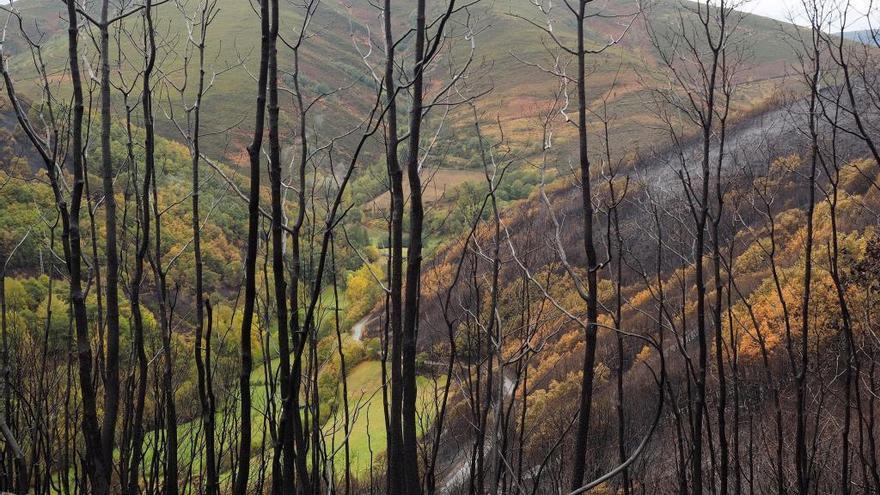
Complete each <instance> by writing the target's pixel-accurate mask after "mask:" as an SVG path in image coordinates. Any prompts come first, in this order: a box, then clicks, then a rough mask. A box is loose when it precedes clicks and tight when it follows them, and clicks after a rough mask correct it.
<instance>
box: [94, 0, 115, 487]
mask: <svg viewBox="0 0 880 495" xmlns="http://www.w3.org/2000/svg"><path fill="white" fill-rule="evenodd" d="M109 3H110V2H109V0H102V1H101V24H100V26H99V27H100V38H101V172H102V178H103V188H104V213H105V215H106V217H105V219H106V220H105V233H104V236H105V242H106V246H105V251H106V253H105V255H106V256H107V272H106V273H107V284H106V287H107V355H106V371H105V376H104V423H103V427H102V431H101V440H102V441H103V445H102V451H103V455H104V459H105V462H106V463H107V465H108V466H110V465H112V463H113V449H114V446H115V441H114V439H115V437H116V435H115V434H116V418H117V416H118V410H119V252H118V249H117V247H116V195H115V191H114V187H113V177H114V176H113V157H112V156H111V154H110V33H109V26H108V22H109V21H108V11H109ZM111 473H112V470H108V473H107V475H108V476H110V475H111ZM110 481H111V480H110V479H109V478H108V480H107V482H108V484H109V483H110Z"/></svg>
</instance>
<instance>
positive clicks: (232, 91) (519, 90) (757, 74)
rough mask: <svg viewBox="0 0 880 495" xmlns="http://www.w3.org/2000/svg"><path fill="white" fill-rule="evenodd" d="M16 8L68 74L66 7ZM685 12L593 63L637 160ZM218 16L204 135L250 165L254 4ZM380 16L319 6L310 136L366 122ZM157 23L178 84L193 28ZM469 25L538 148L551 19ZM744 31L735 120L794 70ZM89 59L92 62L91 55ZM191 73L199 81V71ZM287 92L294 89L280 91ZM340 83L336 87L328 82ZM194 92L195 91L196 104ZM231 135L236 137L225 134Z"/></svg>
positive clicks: (640, 30) (223, 9)
mask: <svg viewBox="0 0 880 495" xmlns="http://www.w3.org/2000/svg"><path fill="white" fill-rule="evenodd" d="M15 5H16V8H17V9H19V10H20V11H21V13H22V16H23V21H24V22H23V25H24V26H25V27H26V28H27V29H28V31H31V34H32V35H37V33H39V36H40V38H39V39H40V40H41V44H42V45H43V46H44V48H43V51H44V53H43V56H44V61H45V63H46V65H47V70H48V72H49V73H53V74H61V73H62V72H63V70H64V67H65V64H66V62H65V58H64V57H65V52H64V50H63V45H64V43H65V41H64V36H63V35H64V32H63V31H62V30H60V29H61V28H62V27H63V22H62V19H63V15H62V11H63V5H62V4H58V3H54V2H50V1H48V0H23V1H20V2H16V4H15ZM677 7H678V1H677V0H662V1H657V2H652V3H650V4H646V10H645V13H644V15H642V16H641V17H640V18H639V19H637V20H636V24H635V25H634V26H633V28H632V29H631V34H630V35H629V36H626V37H624V38H623V39H622V40H621V43H620V44H618V45H616V46H613V47H611V48H610V49H609V50H607V51H605V52H603V53H602V54H601V55H599V56H596V57H592V58H591V60H590V62H589V64H590V67H589V70H590V82H591V85H590V92H589V98H590V108H591V110H592V111H599V109H600V106H601V105H602V101H603V99H604V98H605V96H606V95H609V92H610V90H611V87H612V85H613V86H614V91H613V94H610V95H609V96H610V97H609V98H608V106H609V110H608V111H609V115H610V116H613V117H614V122H613V127H612V128H611V131H612V132H613V133H614V134H615V135H616V136H619V138H620V140H621V141H622V142H625V143H627V144H626V150H628V151H635V150H636V149H640V148H647V147H650V146H652V145H653V144H655V143H657V142H658V141H659V139H660V136H659V135H658V134H656V133H654V132H645V131H646V129H648V130H649V129H651V127H652V126H653V125H655V124H656V121H655V120H654V117H653V116H652V115H650V113H649V112H646V110H647V109H646V108H645V102H646V101H648V100H650V89H649V88H650V86H651V84H652V83H651V82H650V78H651V77H653V76H652V74H656V66H657V60H656V54H655V52H654V50H653V48H652V47H651V43H650V40H649V39H648V37H647V35H646V34H645V30H644V23H645V22H646V21H645V20H646V19H649V18H650V19H651V22H652V23H653V24H654V25H655V28H656V29H658V30H659V32H658V34H659V35H660V36H665V35H667V34H668V32H666V31H665V30H667V29H671V27H672V26H673V25H674V20H675V16H676V15H677V14H676V12H677ZM118 9H119V8H118V7H116V10H117V11H118ZM217 9H218V10H217V14H216V17H215V18H214V20H213V22H212V23H211V25H210V27H209V33H208V39H209V40H216V44H212V45H211V47H210V49H209V51H208V53H207V55H206V59H207V61H208V63H207V66H206V70H207V71H208V73H209V75H211V76H212V77H211V79H212V80H213V84H212V87H211V89H210V91H209V92H208V93H207V94H206V95H205V98H204V101H203V109H204V126H205V130H206V133H210V134H212V135H210V136H207V137H206V143H205V148H206V151H207V152H208V153H209V154H210V155H211V156H214V157H216V158H219V157H225V158H227V159H230V160H232V161H233V162H238V163H241V162H242V160H243V159H244V158H245V151H244V148H245V146H246V144H247V138H246V136H247V135H248V134H249V129H251V127H252V125H253V123H252V120H253V100H254V97H253V94H252V93H253V91H252V86H253V79H252V77H251V75H250V74H253V70H254V67H255V63H256V58H255V57H256V56H257V55H258V50H257V47H258V42H259V39H258V38H257V37H254V36H252V35H250V33H251V32H252V29H254V28H255V27H256V26H258V24H259V23H258V18H257V15H256V13H255V12H254V11H253V9H252V8H251V6H250V5H249V4H248V3H247V2H237V1H230V0H222V1H220V2H219V3H218V4H217ZM281 9H282V14H283V18H282V21H281V22H282V23H283V24H284V25H285V26H289V27H290V32H291V33H296V32H297V29H298V26H299V25H300V24H301V23H302V13H301V12H300V10H299V9H297V8H295V7H294V5H293V4H290V3H288V2H282V3H281ZM396 9H399V11H398V10H396V11H395V16H394V19H395V20H396V22H397V23H398V24H397V25H396V26H395V27H394V29H395V31H399V32H403V31H404V30H405V24H403V22H404V21H405V20H406V19H407V18H408V17H409V16H410V14H411V12H412V6H411V5H407V2H400V3H398V6H397V7H396ZM611 9H612V10H611V11H612V12H613V13H614V14H616V15H624V14H629V13H631V12H635V11H636V5H635V3H634V2H632V1H630V0H627V1H621V2H614V3H613V6H612V7H611ZM123 10H124V9H123ZM377 13H378V11H377V10H376V9H375V8H374V7H371V6H370V4H369V3H367V2H362V1H356V2H352V3H351V5H349V2H340V1H339V0H328V1H325V2H321V3H320V5H319V7H318V8H317V10H316V14H315V17H314V19H312V20H311V23H312V26H313V29H315V30H316V31H317V32H316V35H315V36H313V37H312V38H311V39H310V41H311V42H310V43H306V44H304V51H303V52H302V54H301V60H300V71H301V74H302V81H301V84H302V86H303V94H304V98H305V99H306V101H307V102H308V101H310V100H311V99H313V98H315V97H316V96H318V95H319V94H321V93H323V92H329V91H338V94H334V95H333V96H331V97H329V98H325V99H323V100H322V101H321V102H320V103H319V104H318V108H317V110H316V112H317V115H316V118H315V122H316V123H315V124H312V125H314V126H315V127H313V129H312V131H311V132H313V133H314V134H315V135H319V136H322V137H323V140H327V139H329V138H331V137H333V136H337V135H341V134H343V133H344V132H346V131H347V130H348V127H346V126H345V125H343V122H345V121H346V119H343V118H341V117H342V116H354V117H357V118H364V117H366V115H367V112H368V111H369V106H368V105H367V103H366V102H368V101H369V95H370V94H371V93H372V92H373V91H374V90H373V86H374V82H373V81H372V79H371V77H370V75H369V71H368V67H367V65H366V64H365V61H364V60H363V59H362V55H361V53H368V52H369V53H370V57H368V59H367V60H366V61H367V62H368V63H369V64H370V65H371V66H374V67H375V65H376V63H377V62H378V61H379V58H378V57H380V56H381V53H380V52H381V38H380V36H381V24H380V23H379V22H378V18H377ZM154 15H155V16H156V19H157V20H156V23H157V25H160V26H161V33H162V36H161V37H160V50H161V52H162V54H161V56H162V61H163V66H164V68H163V73H164V74H165V76H164V77H167V79H168V82H169V83H174V84H175V85H180V84H181V82H182V80H183V79H182V77H183V76H182V71H181V70H182V68H183V66H184V57H185V55H186V52H185V48H186V47H185V41H186V40H185V39H184V38H183V37H182V36H181V34H180V33H181V31H183V27H184V18H183V16H182V15H181V14H180V12H179V11H178V8H177V7H176V6H175V4H174V3H166V4H164V5H162V6H160V7H158V8H157V9H156V13H155V14H154ZM471 15H472V19H471V20H470V23H471V25H472V26H471V27H470V29H471V30H473V31H474V32H475V35H474V37H473V43H474V53H473V58H474V62H473V67H472V68H471V69H470V72H471V74H472V75H471V76H470V77H469V79H471V81H469V82H468V86H469V88H468V90H469V91H471V92H472V93H474V94H478V93H482V92H484V91H489V93H488V94H487V95H486V96H485V97H483V98H481V100H480V101H481V109H482V112H483V113H485V115H486V116H487V117H486V118H487V119H489V121H490V122H492V121H495V119H496V118H497V119H499V120H500V122H501V123H502V124H503V125H504V127H505V130H506V132H507V133H508V137H511V138H512V139H514V140H515V142H516V143H518V144H520V145H524V146H528V145H529V144H530V143H531V142H532V141H533V140H534V138H535V137H536V136H535V134H534V131H533V127H534V125H533V124H534V122H535V119H536V118H538V117H539V115H540V114H541V113H543V112H546V109H547V108H548V106H549V105H550V104H551V102H552V99H553V98H554V94H555V93H556V92H557V90H558V88H557V82H556V80H555V78H554V77H552V76H550V75H548V74H546V73H544V72H543V71H542V70H540V69H539V68H538V67H537V66H538V65H540V66H545V65H546V64H547V63H550V62H552V59H549V58H548V55H547V52H546V50H545V48H544V47H543V46H542V44H541V43H538V42H535V41H534V38H533V37H534V36H538V35H540V31H539V30H538V28H536V27H535V26H533V25H532V24H530V23H531V22H534V23H537V24H538V25H540V24H542V23H543V22H545V21H544V19H543V15H542V14H541V13H540V11H539V10H538V9H537V8H535V7H534V6H532V5H531V4H530V3H529V2H523V1H519V0H496V1H493V2H488V3H487V4H486V5H482V4H480V5H476V6H475V7H474V8H473V12H472V13H471ZM135 17H136V16H135ZM623 21H624V19H623V18H621V19H618V18H613V17H611V18H599V19H597V20H596V21H593V22H591V24H590V26H589V30H590V31H589V32H588V38H587V39H588V43H589V47H594V48H600V47H601V46H603V45H604V44H605V43H606V42H607V41H608V39H610V38H612V37H619V35H620V32H621V31H622V25H623V24H625V23H624V22H623ZM139 22H140V21H138V20H137V19H136V18H132V19H131V20H130V21H129V22H128V23H127V24H126V26H128V29H129V30H131V31H132V32H133V33H137V30H138V23H139ZM740 24H741V25H740V28H739V29H740V33H739V34H738V36H741V39H742V41H743V42H744V43H745V46H744V49H745V50H747V52H748V54H749V63H748V64H746V66H745V67H744V68H745V70H744V71H743V73H742V74H740V75H739V78H740V80H739V83H741V84H743V88H742V89H741V91H740V92H739V93H740V98H741V100H740V102H739V104H738V107H737V109H738V111H741V112H747V111H748V109H749V108H750V106H752V105H754V104H755V103H756V102H760V101H761V100H763V99H766V98H768V97H770V96H771V94H772V91H773V88H774V85H773V84H772V80H773V79H774V78H777V77H779V76H781V75H783V74H784V70H785V67H786V66H787V65H788V64H789V63H791V62H793V61H794V55H793V51H792V48H791V46H790V44H789V43H788V41H787V40H786V39H785V36H784V35H783V33H782V31H781V29H780V24H779V23H778V22H777V21H773V20H770V19H766V18H762V17H759V16H753V15H747V16H745V17H744V18H743V20H742V22H741V23H740ZM563 32H564V33H565V34H564V36H562V37H561V38H560V40H561V41H563V42H570V41H571V37H570V36H571V35H570V32H571V31H570V30H564V31H563ZM463 35H464V31H462V32H452V33H451V34H450V35H449V37H450V42H449V43H450V45H452V46H453V47H454V50H453V51H451V52H450V53H449V54H448V57H450V58H453V57H457V58H459V59H462V60H463V59H464V57H466V56H467V53H468V47H467V45H466V44H465V42H464V40H462V39H459V38H460V37H461V36H463ZM8 37H9V40H10V41H9V42H8V43H11V44H12V46H13V47H14V50H15V51H17V52H19V55H18V56H16V57H15V58H14V59H13V60H12V62H11V65H12V72H13V73H15V74H16V77H17V78H18V79H19V80H20V81H21V84H20V85H19V86H20V89H19V91H20V92H22V93H24V94H26V95H28V96H30V97H32V98H33V97H36V96H37V94H36V93H35V91H37V90H38V89H39V87H38V86H34V85H32V84H26V83H28V82H31V81H33V79H32V78H33V77H34V75H35V74H34V73H33V68H32V62H31V57H30V55H29V53H28V52H26V51H25V50H24V48H23V46H22V42H21V40H20V39H18V38H19V36H17V35H16V33H15V32H14V31H11V32H10V33H9V35H8ZM135 39H137V38H136V36H135ZM131 43H132V42H131V41H130V40H126V39H123V53H125V59H124V60H122V59H119V58H117V59H116V60H114V61H113V64H112V65H113V67H114V72H115V71H116V70H117V67H118V68H119V69H121V73H120V74H124V75H125V76H126V78H127V79H128V80H131V79H132V78H133V77H134V75H135V74H136V73H137V71H138V68H139V67H140V66H141V65H142V64H141V63H140V62H138V61H137V52H136V51H135V47H134V46H132V44H131ZM355 44H357V48H356V46H355ZM371 45H372V46H371ZM406 46H407V45H406V44H405V43H404V44H402V45H401V49H406ZM358 50H360V51H361V53H359V52H358ZM90 51H93V50H91V47H90ZM190 55H191V54H190ZM94 56H95V55H94V53H90V54H89V55H87V56H86V59H87V60H92V64H95V63H96V62H95V61H94ZM279 60H280V64H281V69H282V71H283V72H284V73H285V74H289V73H290V71H292V70H293V65H292V63H293V60H292V52H291V51H290V49H289V48H288V47H287V46H286V45H285V46H282V47H281V48H280V52H279ZM326 61H332V63H326ZM189 63H190V64H192V63H193V62H192V61H190V62H189ZM459 63H460V61H459ZM190 70H193V69H192V67H190ZM114 77H116V76H114ZM431 78H432V81H433V82H432V84H434V85H436V86H439V85H440V84H442V81H443V80H444V79H445V78H448V75H446V74H443V73H442V72H437V73H436V74H432V75H431ZM282 79H284V78H282ZM64 81H65V79H64V77H63V76H61V77H58V78H55V81H53V82H57V83H59V84H61V85H62V86H63V85H64ZM286 81H289V79H285V80H283V81H282V83H286ZM331 81H332V84H330V83H329V82H331ZM166 84H167V83H162V85H166ZM193 86H194V85H193V84H190V85H189V89H188V94H189V95H190V97H191V96H192V92H193V91H194V89H193ZM290 89H292V88H290ZM170 97H171V98H175V97H174V96H170ZM281 107H282V115H283V116H286V117H285V118H284V122H283V123H282V126H283V128H284V143H285V146H286V147H291V148H292V147H293V146H295V142H296V130H295V126H294V120H293V119H294V114H293V112H295V111H296V110H295V106H294V101H293V98H292V97H291V96H290V95H286V96H285V98H284V101H282V105H281ZM116 108H117V111H120V110H121V109H120V105H119V102H116ZM455 111H456V112H458V113H457V114H455V115H453V116H452V117H450V118H449V120H450V121H452V122H454V124H453V125H451V126H449V129H447V133H446V136H447V137H448V139H450V140H451V142H450V144H449V145H448V146H449V151H448V155H449V158H448V160H449V161H450V165H451V166H452V167H454V168H462V167H475V166H477V163H475V162H474V160H473V158H472V157H471V156H469V154H470V153H473V151H474V148H473V136H470V135H466V134H464V133H465V131H466V130H467V129H468V128H469V127H470V126H469V125H468V124H467V120H468V118H467V117H466V115H467V111H466V110H463V109H462V110H455ZM167 113H168V112H166V114H167ZM318 122H319V123H318ZM157 123H158V125H159V129H160V131H161V132H162V133H163V134H164V135H165V137H167V138H169V139H175V140H179V139H181V136H180V135H179V133H178V132H177V130H176V129H175V127H174V126H173V125H171V124H169V123H168V122H167V120H166V119H163V118H160V119H158V120H157ZM226 129H230V131H229V132H225V131H226ZM596 130H597V131H598V128H597V129H596ZM490 132H491V129H490ZM558 135H559V137H558V138H557V139H559V140H560V142H565V141H569V140H571V139H572V136H573V134H572V130H571V129H570V128H565V127H563V128H560V129H559V132H558ZM374 151H375V150H374Z"/></svg>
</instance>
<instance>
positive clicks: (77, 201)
mask: <svg viewBox="0 0 880 495" xmlns="http://www.w3.org/2000/svg"><path fill="white" fill-rule="evenodd" d="M66 4H67V18H68V22H69V26H68V29H67V49H68V63H69V64H70V79H71V83H72V84H71V85H72V86H73V122H72V124H71V133H72V146H71V148H70V149H71V151H70V153H71V163H72V165H73V188H72V191H71V198H70V213H69V216H68V215H65V212H63V211H62V221H63V222H64V223H66V224H67V225H65V226H64V228H63V230H62V232H63V233H62V236H63V237H64V238H65V239H64V245H65V247H64V250H65V253H64V254H65V261H66V263H67V269H68V272H69V274H70V303H71V306H72V309H73V318H74V324H75V328H76V346H77V359H78V361H79V381H80V389H81V395H82V404H83V411H82V433H83V438H84V440H85V444H86V464H87V466H88V476H89V482H90V487H91V492H92V493H94V494H95V495H105V494H108V493H109V491H110V486H109V483H108V480H109V478H110V476H109V472H110V466H109V465H107V463H106V462H105V459H104V455H103V448H102V446H103V442H102V441H101V430H100V427H99V425H98V406H97V400H96V397H95V395H96V393H95V387H94V385H93V383H92V349H91V341H90V337H89V324H88V315H87V312H86V303H85V293H84V292H83V289H82V263H81V261H80V260H81V259H82V247H81V235H80V209H81V205H82V196H83V186H84V180H85V178H84V172H83V153H84V150H83V139H82V137H83V125H82V124H83V113H84V109H83V90H82V78H81V74H80V69H79V56H80V53H79V13H78V12H77V5H76V2H75V0H67V2H66Z"/></svg>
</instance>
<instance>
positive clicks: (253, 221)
mask: <svg viewBox="0 0 880 495" xmlns="http://www.w3.org/2000/svg"><path fill="white" fill-rule="evenodd" d="M269 16H270V13H269V0H260V29H261V33H262V40H261V43H260V68H259V72H258V73H257V107H256V116H255V122H254V134H253V141H252V142H251V144H250V145H249V146H248V156H249V158H250V193H249V195H248V246H247V256H246V258H245V286H244V291H245V292H244V312H243V314H242V323H241V341H240V342H241V369H240V370H239V392H240V396H241V397H240V399H239V400H240V402H241V414H240V421H241V424H240V425H239V429H240V432H239V448H238V472H236V474H235V486H234V493H235V495H246V493H247V487H248V480H249V478H250V465H249V464H250V457H251V390H250V377H251V371H252V370H253V366H254V363H253V355H252V353H251V327H252V325H253V319H254V303H255V300H256V265H257V245H258V244H259V241H260V239H259V232H258V229H259V223H260V151H261V148H262V143H263V127H264V120H265V114H266V85H267V84H266V83H267V75H268V64H269V58H270V50H271V46H272V45H271V33H270V28H269V22H270V19H269Z"/></svg>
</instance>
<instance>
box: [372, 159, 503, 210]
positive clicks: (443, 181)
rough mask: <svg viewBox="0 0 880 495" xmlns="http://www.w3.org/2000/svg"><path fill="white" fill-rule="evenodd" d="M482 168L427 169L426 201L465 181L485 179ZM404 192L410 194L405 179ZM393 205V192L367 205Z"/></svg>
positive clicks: (424, 181) (378, 207) (376, 207)
mask: <svg viewBox="0 0 880 495" xmlns="http://www.w3.org/2000/svg"><path fill="white" fill-rule="evenodd" d="M485 180H486V179H485V176H484V175H483V171H482V170H456V169H448V168H440V169H437V170H434V171H427V172H425V173H424V174H423V177H422V191H423V192H422V197H423V199H424V201H425V202H426V203H432V202H434V201H437V200H439V199H442V198H443V196H444V194H446V193H447V192H448V191H451V190H452V188H453V187H455V186H457V185H459V184H463V183H465V182H477V181H485ZM403 193H404V194H405V195H407V196H408V195H409V182H408V181H406V180H404V181H403ZM390 206H391V193H389V192H384V193H382V194H381V195H379V196H377V197H376V198H375V199H374V200H372V201H370V202H369V203H367V205H366V210H367V211H387V210H388V208H389V207H390Z"/></svg>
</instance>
